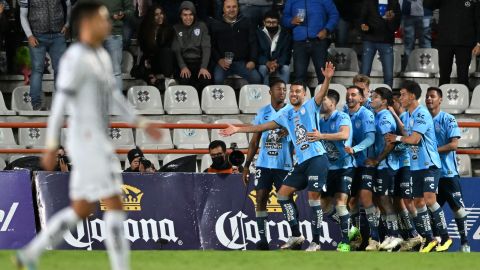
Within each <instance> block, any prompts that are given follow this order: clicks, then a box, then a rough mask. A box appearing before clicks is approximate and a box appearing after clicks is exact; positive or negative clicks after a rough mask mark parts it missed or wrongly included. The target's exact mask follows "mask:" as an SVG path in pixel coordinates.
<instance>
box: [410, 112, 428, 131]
mask: <svg viewBox="0 0 480 270" xmlns="http://www.w3.org/2000/svg"><path fill="white" fill-rule="evenodd" d="M413 117H414V118H413V128H412V131H415V132H418V133H420V134H422V135H423V134H425V132H427V130H428V125H427V121H426V119H427V116H426V115H425V112H424V111H419V112H417V113H415V115H414V116H413ZM430 121H432V122H433V120H432V119H431V118H430Z"/></svg>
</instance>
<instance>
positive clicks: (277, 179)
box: [255, 167, 288, 191]
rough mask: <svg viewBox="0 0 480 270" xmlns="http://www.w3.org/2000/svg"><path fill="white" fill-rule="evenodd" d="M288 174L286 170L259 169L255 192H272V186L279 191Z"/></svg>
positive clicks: (256, 175)
mask: <svg viewBox="0 0 480 270" xmlns="http://www.w3.org/2000/svg"><path fill="white" fill-rule="evenodd" d="M287 174H288V171H286V170H280V169H268V168H263V167H257V170H256V171H255V190H259V189H264V190H268V191H271V190H272V185H275V188H276V190H277V191H278V190H279V189H280V187H281V186H282V183H283V179H285V177H286V176H287Z"/></svg>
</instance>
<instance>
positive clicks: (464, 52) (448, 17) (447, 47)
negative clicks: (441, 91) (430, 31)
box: [423, 0, 480, 86]
mask: <svg viewBox="0 0 480 270" xmlns="http://www.w3.org/2000/svg"><path fill="white" fill-rule="evenodd" d="M423 5H424V6H425V7H426V8H429V9H432V10H434V9H440V22H439V26H438V41H437V44H438V53H439V58H440V59H439V66H440V85H442V84H445V83H450V74H451V72H452V64H453V56H455V58H456V62H457V75H458V80H457V81H458V83H461V84H464V85H466V86H468V85H469V84H468V67H469V65H470V61H471V60H472V54H474V55H480V2H479V1H476V0H424V1H423Z"/></svg>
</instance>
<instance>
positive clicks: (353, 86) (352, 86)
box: [347, 85, 365, 97]
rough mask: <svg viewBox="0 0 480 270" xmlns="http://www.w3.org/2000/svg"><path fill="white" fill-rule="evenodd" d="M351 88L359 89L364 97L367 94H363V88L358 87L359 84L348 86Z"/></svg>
mask: <svg viewBox="0 0 480 270" xmlns="http://www.w3.org/2000/svg"><path fill="white" fill-rule="evenodd" d="M350 88H353V89H357V90H358V93H360V95H361V96H362V97H365V95H364V94H363V89H362V88H360V87H358V86H356V85H350V86H349V87H347V90H348V89H350Z"/></svg>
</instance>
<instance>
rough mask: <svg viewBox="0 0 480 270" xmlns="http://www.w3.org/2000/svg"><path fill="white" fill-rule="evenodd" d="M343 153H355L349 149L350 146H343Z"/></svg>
mask: <svg viewBox="0 0 480 270" xmlns="http://www.w3.org/2000/svg"><path fill="white" fill-rule="evenodd" d="M345 152H346V153H347V154H349V155H353V154H355V153H354V152H353V148H352V147H350V146H345Z"/></svg>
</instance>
